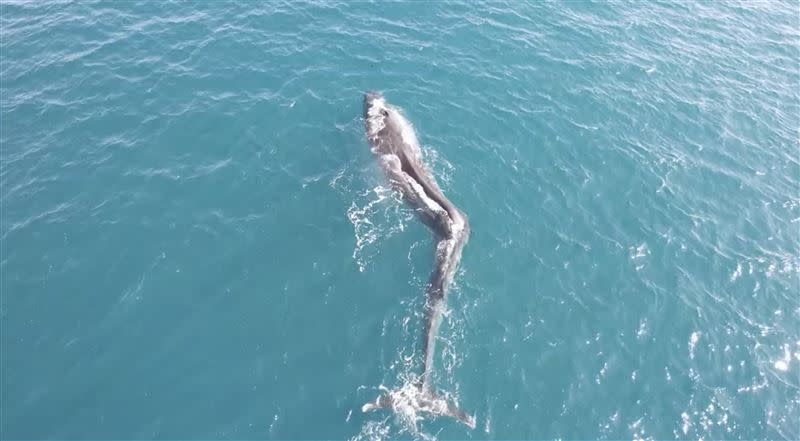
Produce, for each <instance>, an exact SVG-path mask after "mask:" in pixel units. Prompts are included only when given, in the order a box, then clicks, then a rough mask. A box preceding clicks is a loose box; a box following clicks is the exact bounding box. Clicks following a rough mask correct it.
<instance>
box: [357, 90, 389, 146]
mask: <svg viewBox="0 0 800 441" xmlns="http://www.w3.org/2000/svg"><path fill="white" fill-rule="evenodd" d="M390 112H391V109H390V108H389V106H388V105H387V104H386V100H385V99H384V98H383V95H381V94H380V92H374V91H369V92H366V93H365V94H364V124H365V128H366V129H367V137H368V138H369V139H370V141H374V140H375V139H376V138H377V137H378V136H379V134H380V132H381V131H382V130H383V129H384V128H386V125H387V123H388V119H389V113H390Z"/></svg>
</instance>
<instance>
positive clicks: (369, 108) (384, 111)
mask: <svg viewBox="0 0 800 441" xmlns="http://www.w3.org/2000/svg"><path fill="white" fill-rule="evenodd" d="M364 128H365V132H366V137H367V141H368V143H369V146H370V150H371V151H372V153H373V155H374V156H375V158H376V160H377V162H378V163H379V164H380V167H381V168H382V169H383V171H384V173H385V175H386V178H387V180H388V181H389V184H390V185H391V187H392V188H393V189H394V190H395V191H397V192H398V193H399V194H400V195H401V197H402V199H403V201H404V202H405V203H406V204H407V205H408V206H409V207H410V208H411V209H412V210H413V211H414V212H415V214H416V216H417V217H418V218H419V219H420V220H421V221H422V223H424V224H425V225H426V226H427V227H428V228H429V229H430V230H431V232H432V233H433V241H434V247H433V248H434V259H433V269H432V271H431V274H430V277H429V279H428V282H427V284H426V287H425V306H424V314H423V321H422V373H421V375H420V377H419V381H418V384H416V385H415V391H414V393H411V394H409V393H408V391H407V390H401V391H391V390H388V389H385V388H384V390H383V393H382V394H381V395H380V396H379V397H378V398H377V399H376V400H375V401H374V402H370V403H367V404H365V405H364V406H363V407H362V411H364V412H368V411H373V410H377V409H391V410H397V407H398V406H401V405H404V406H405V405H411V406H413V407H414V409H415V410H419V411H422V412H423V413H427V414H430V415H432V416H434V417H439V416H447V417H452V418H455V419H456V420H458V421H460V422H462V423H464V424H466V425H467V426H469V427H471V428H473V429H474V428H475V418H474V416H471V415H469V414H467V413H466V412H464V411H462V410H461V409H460V408H459V407H458V403H455V402H453V401H452V400H450V399H449V398H445V397H444V396H443V395H440V394H438V393H437V392H436V390H435V388H434V386H433V385H432V384H431V373H432V370H433V362H434V353H435V343H436V334H437V332H438V328H439V324H440V323H441V320H442V314H443V313H444V311H445V308H446V300H447V292H448V289H449V287H450V284H451V282H452V280H453V276H454V274H455V272H456V270H457V268H458V265H459V262H460V261H461V254H462V250H463V248H464V246H465V245H466V243H467V241H468V239H469V234H470V226H469V222H468V220H467V216H466V215H465V214H464V212H462V211H461V210H460V209H458V208H457V207H456V206H455V205H454V204H453V203H452V202H451V201H450V200H449V199H448V198H447V197H446V196H445V195H444V193H443V192H442V190H441V188H440V187H439V185H438V184H437V182H436V179H435V178H434V176H433V173H431V171H430V169H429V168H428V167H427V166H426V165H425V163H424V162H423V159H422V154H421V150H420V146H419V142H418V141H417V137H416V134H415V132H414V128H413V126H412V125H411V123H409V122H408V120H407V119H406V118H405V116H404V115H403V114H402V112H401V111H400V109H398V108H397V107H395V106H392V105H390V104H389V103H387V101H386V99H385V98H384V96H383V95H382V94H381V93H380V92H376V91H368V92H366V93H364Z"/></svg>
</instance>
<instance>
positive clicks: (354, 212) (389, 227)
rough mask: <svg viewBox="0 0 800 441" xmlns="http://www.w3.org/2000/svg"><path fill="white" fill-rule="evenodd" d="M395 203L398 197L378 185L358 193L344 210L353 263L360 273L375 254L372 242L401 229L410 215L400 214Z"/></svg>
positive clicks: (385, 237)
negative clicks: (350, 228)
mask: <svg viewBox="0 0 800 441" xmlns="http://www.w3.org/2000/svg"><path fill="white" fill-rule="evenodd" d="M398 201H399V196H398V195H397V194H396V193H395V192H394V191H393V190H391V189H390V188H387V187H383V186H380V185H378V186H376V187H374V188H373V189H371V190H368V191H365V192H364V193H362V194H360V195H359V197H358V199H357V200H355V201H353V202H352V203H351V204H350V208H348V209H347V219H349V220H350V223H351V224H352V225H353V231H354V233H355V239H356V244H355V247H354V248H353V260H355V262H356V264H357V265H358V270H359V271H360V272H364V269H365V268H366V266H367V264H368V263H369V262H370V260H371V259H372V257H373V256H374V255H375V253H376V252H377V247H373V245H374V244H376V242H378V241H379V240H385V239H387V238H389V237H391V236H393V235H394V234H395V233H397V232H400V231H403V230H404V229H405V225H406V223H407V222H408V221H409V219H410V217H411V215H410V214H408V213H405V214H404V213H403V210H402V208H401V206H400V205H399V204H398Z"/></svg>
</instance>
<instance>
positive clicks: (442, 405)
mask: <svg viewBox="0 0 800 441" xmlns="http://www.w3.org/2000/svg"><path fill="white" fill-rule="evenodd" d="M380 389H381V391H382V393H381V395H379V396H378V398H376V399H375V401H372V402H369V403H366V404H364V405H363V406H362V407H361V411H362V412H371V411H373V410H378V409H389V410H391V411H392V412H394V413H397V414H400V415H402V416H405V417H408V418H409V419H412V420H413V423H416V420H417V419H419V416H418V415H420V414H425V415H430V416H433V417H434V418H436V417H440V416H445V417H450V418H454V419H456V420H457V421H459V422H461V423H463V424H464V425H466V426H467V427H469V428H470V429H474V428H475V416H473V415H469V414H468V413H466V412H464V411H463V410H461V408H459V407H458V403H457V402H456V401H455V400H453V399H451V398H450V397H448V396H446V395H439V394H436V393H435V392H433V391H431V390H429V389H427V388H424V389H423V388H421V387H419V386H411V385H408V386H406V387H402V388H400V389H396V390H389V389H387V388H385V387H383V386H381V387H380Z"/></svg>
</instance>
